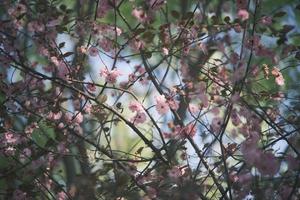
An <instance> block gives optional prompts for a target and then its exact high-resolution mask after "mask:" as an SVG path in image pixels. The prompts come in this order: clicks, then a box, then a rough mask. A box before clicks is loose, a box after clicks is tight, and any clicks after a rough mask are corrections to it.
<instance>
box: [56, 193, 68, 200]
mask: <svg viewBox="0 0 300 200" xmlns="http://www.w3.org/2000/svg"><path fill="white" fill-rule="evenodd" d="M66 199H68V196H67V194H66V193H65V192H63V191H61V192H59V193H58V194H57V200H66Z"/></svg>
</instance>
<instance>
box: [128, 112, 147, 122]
mask: <svg viewBox="0 0 300 200" xmlns="http://www.w3.org/2000/svg"><path fill="white" fill-rule="evenodd" d="M146 118H147V117H146V114H145V113H144V112H137V113H136V115H135V116H134V117H133V118H131V122H133V123H135V124H142V123H144V122H145V121H146Z"/></svg>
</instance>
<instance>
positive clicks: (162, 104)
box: [155, 95, 170, 115]
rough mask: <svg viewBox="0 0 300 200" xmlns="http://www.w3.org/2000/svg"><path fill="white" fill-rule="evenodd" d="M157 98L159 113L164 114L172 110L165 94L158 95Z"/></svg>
mask: <svg viewBox="0 0 300 200" xmlns="http://www.w3.org/2000/svg"><path fill="white" fill-rule="evenodd" d="M155 100H156V106H155V107H156V110H157V112H158V113H159V114H161V115H164V114H166V113H167V112H168V111H169V110H170V107H169V104H168V103H167V100H166V98H165V96H164V95H159V96H156V98H155Z"/></svg>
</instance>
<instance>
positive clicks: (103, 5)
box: [97, 0, 115, 18]
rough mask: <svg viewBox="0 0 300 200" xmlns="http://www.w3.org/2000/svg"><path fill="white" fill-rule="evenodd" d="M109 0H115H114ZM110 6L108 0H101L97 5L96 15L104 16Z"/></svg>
mask: <svg viewBox="0 0 300 200" xmlns="http://www.w3.org/2000/svg"><path fill="white" fill-rule="evenodd" d="M111 2H115V0H113V1H111ZM112 8H113V7H112V6H111V4H110V0H101V1H100V2H99V5H98V10H97V17H100V18H102V17H104V16H105V15H106V14H107V13H108V12H109V10H111V9H112Z"/></svg>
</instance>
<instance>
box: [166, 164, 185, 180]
mask: <svg viewBox="0 0 300 200" xmlns="http://www.w3.org/2000/svg"><path fill="white" fill-rule="evenodd" d="M167 172H168V176H169V178H171V179H175V180H176V179H178V178H180V177H181V175H182V174H181V170H180V168H179V167H178V166H174V167H172V169H169V170H167Z"/></svg>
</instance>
